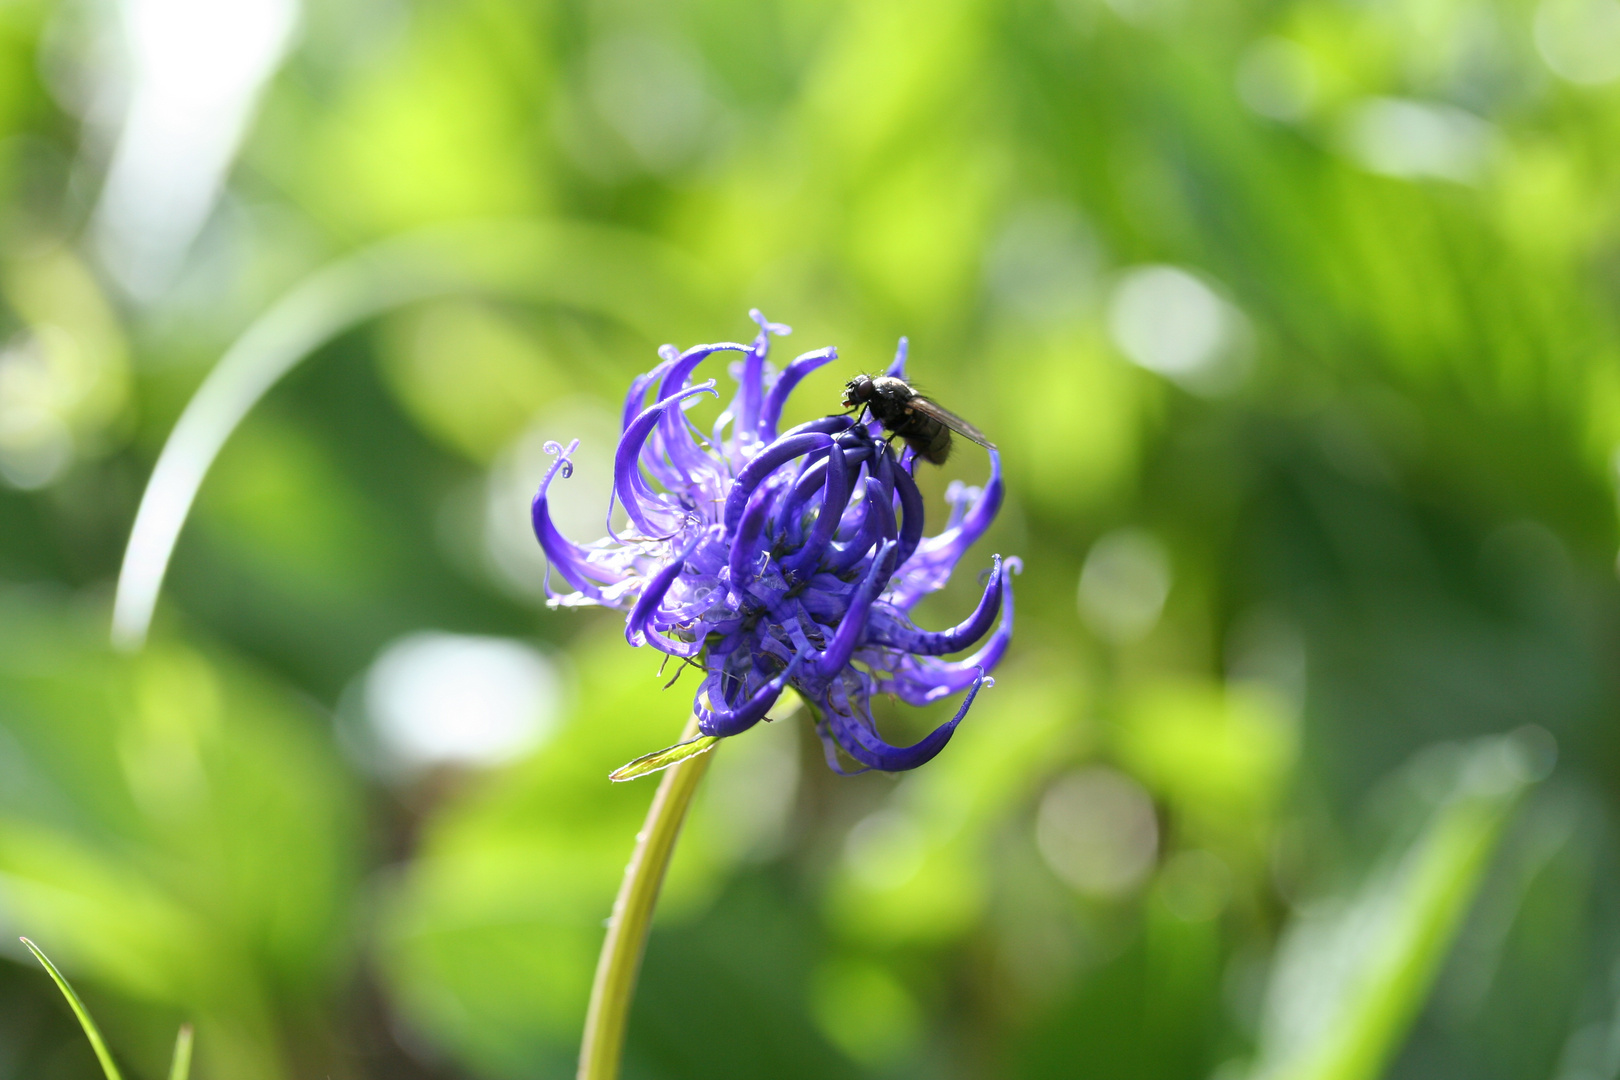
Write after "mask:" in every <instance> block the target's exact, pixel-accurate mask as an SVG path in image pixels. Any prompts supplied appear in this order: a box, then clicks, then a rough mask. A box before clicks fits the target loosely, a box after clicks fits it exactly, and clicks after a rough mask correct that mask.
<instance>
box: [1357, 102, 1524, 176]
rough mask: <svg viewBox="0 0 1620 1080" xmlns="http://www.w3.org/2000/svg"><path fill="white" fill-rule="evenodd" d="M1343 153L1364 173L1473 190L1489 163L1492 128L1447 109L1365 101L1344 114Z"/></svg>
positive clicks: (1493, 137)
mask: <svg viewBox="0 0 1620 1080" xmlns="http://www.w3.org/2000/svg"><path fill="white" fill-rule="evenodd" d="M1343 141H1344V146H1345V149H1346V151H1347V152H1348V153H1349V154H1350V156H1351V157H1352V158H1354V159H1355V161H1356V162H1357V164H1359V165H1360V166H1361V167H1362V168H1364V169H1366V170H1368V171H1369V172H1375V173H1380V174H1382V175H1384V176H1394V177H1399V178H1400V179H1403V180H1425V179H1427V180H1451V181H1453V182H1455V183H1459V184H1472V183H1475V182H1476V181H1478V180H1479V178H1480V176H1481V175H1482V174H1483V173H1484V171H1485V167H1486V166H1487V165H1488V164H1489V163H1490V157H1491V154H1492V153H1493V150H1494V146H1495V141H1496V134H1495V128H1493V127H1492V126H1491V125H1490V124H1489V123H1487V122H1486V121H1484V120H1481V119H1480V118H1479V117H1477V116H1475V115H1474V114H1473V113H1470V112H1465V111H1463V110H1462V109H1458V108H1454V107H1452V106H1450V105H1441V104H1437V103H1434V102H1427V101H1410V100H1407V99H1404V98H1369V99H1368V100H1366V101H1363V102H1361V103H1360V104H1358V105H1356V106H1355V107H1354V108H1352V109H1351V110H1350V111H1349V113H1348V114H1347V117H1346V120H1345V125H1344V135H1343Z"/></svg>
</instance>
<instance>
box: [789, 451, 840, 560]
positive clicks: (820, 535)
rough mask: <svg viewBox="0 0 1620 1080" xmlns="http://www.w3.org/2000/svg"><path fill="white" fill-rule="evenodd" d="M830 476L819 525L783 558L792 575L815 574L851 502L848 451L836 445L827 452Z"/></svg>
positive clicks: (818, 517)
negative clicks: (792, 552) (794, 550)
mask: <svg viewBox="0 0 1620 1080" xmlns="http://www.w3.org/2000/svg"><path fill="white" fill-rule="evenodd" d="M826 477H827V482H826V485H825V486H824V488H823V489H822V494H821V511H820V512H819V513H818V514H817V515H816V523H815V525H813V526H811V529H810V536H809V538H808V539H807V540H805V542H804V546H803V547H801V548H800V549H799V550H798V552H797V553H795V554H793V555H790V556H788V557H786V558H784V559H783V560H782V569H783V570H784V572H785V573H786V575H787V576H788V577H789V578H806V577H809V576H810V575H811V574H813V573H815V569H816V567H817V566H818V565H819V564H820V563H821V556H822V555H823V554H824V553H825V552H826V550H827V545H828V544H829V543H831V542H832V538H833V533H835V532H837V531H838V523H839V522H840V521H842V520H843V515H844V509H845V507H846V506H848V505H849V466H848V465H847V464H845V461H844V452H843V451H842V450H840V449H839V448H838V447H836V446H834V447H832V448H831V449H829V450H828V452H827V470H826Z"/></svg>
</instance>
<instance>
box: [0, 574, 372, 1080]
mask: <svg viewBox="0 0 1620 1080" xmlns="http://www.w3.org/2000/svg"><path fill="white" fill-rule="evenodd" d="M104 633H105V631H104V627H103V624H102V623H101V621H100V620H99V619H96V620H86V619H85V618H84V617H83V616H82V615H81V614H78V613H75V612H70V611H68V610H65V609H63V608H62V607H61V606H60V605H59V604H53V603H50V602H47V601H43V600H41V599H39V598H37V597H36V598H29V597H27V596H24V595H18V594H17V593H15V592H11V593H5V594H0V769H3V770H4V771H5V773H6V774H7V775H9V776H11V777H13V778H14V779H13V781H12V782H8V783H7V784H5V785H0V895H3V896H4V898H5V912H6V918H7V920H8V922H10V923H12V924H13V925H19V926H26V927H28V928H30V929H31V930H33V931H34V932H36V933H38V934H40V935H41V936H47V935H48V936H49V939H50V940H51V941H53V942H56V943H57V944H56V946H55V948H56V949H57V951H58V952H59V953H60V954H61V955H62V956H63V957H65V958H67V959H68V960H70V961H71V962H72V964H74V965H76V966H77V967H79V968H80V969H82V970H83V971H84V972H85V973H86V974H87V975H88V976H89V977H91V978H93V979H95V980H96V981H98V982H100V983H102V984H103V985H106V986H107V987H109V988H111V989H115V990H118V991H119V992H121V993H123V994H127V995H130V996H133V997H135V998H138V999H142V1000H146V1001H150V1002H154V1003H160V1004H163V1005H168V1006H175V1007H179V1008H181V1009H183V1010H184V1011H185V1012H186V1013H188V1014H190V1015H194V1016H196V1017H197V1020H198V1023H199V1025H200V1026H201V1027H202V1029H203V1031H204V1033H205V1047H206V1052H207V1054H208V1056H209V1058H210V1059H211V1060H212V1061H214V1062H216V1063H217V1067H218V1068H219V1069H220V1070H221V1071H222V1072H228V1073H229V1074H230V1075H233V1076H240V1077H243V1078H244V1080H253V1078H260V1077H263V1078H266V1080H268V1078H273V1077H278V1076H285V1075H288V1072H287V1066H286V1065H285V1063H284V1060H283V1051H282V1046H283V1044H284V1040H285V1039H286V1038H287V1037H288V1035H289V1034H290V1032H289V1031H287V1030H283V1029H282V1027H281V1025H282V1024H284V1023H285V1024H288V1025H291V1031H301V1032H304V1033H305V1035H306V1037H308V1036H312V1035H313V1034H314V1033H316V1032H319V1031H320V1030H321V1029H322V1028H323V1026H324V1025H325V1023H326V1022H327V1020H326V1018H324V1017H323V1016H322V1015H321V1006H320V1003H321V1002H322V1001H323V1000H325V999H326V998H327V997H328V996H329V995H330V994H331V993H332V992H333V991H334V989H335V985H336V980H337V979H338V978H340V977H341V975H342V974H343V973H344V971H345V970H346V968H347V966H348V965H347V955H346V950H345V949H344V948H343V945H342V942H343V940H344V934H345V922H346V917H347V916H346V904H347V900H348V896H349V894H350V890H351V888H352V883H353V874H354V858H355V849H354V844H355V826H356V815H355V806H354V802H353V796H352V793H351V792H352V789H351V785H350V782H349V781H348V780H346V779H345V777H344V776H343V774H342V773H341V771H340V770H339V769H338V767H337V762H336V758H335V754H334V752H333V748H332V746H331V744H330V742H329V741H328V739H326V738H324V737H322V736H320V735H317V734H316V733H315V731H313V730H312V722H311V718H310V717H309V716H308V715H307V714H306V713H305V712H304V710H303V709H302V707H300V706H296V705H294V704H292V703H291V702H289V701H288V700H287V699H286V697H285V693H284V691H281V690H279V689H277V688H274V687H273V686H271V685H269V684H267V683H266V682H264V681H263V680H262V679H261V678H259V677H256V676H253V675H250V674H248V673H246V672H244V671H242V670H241V669H240V668H238V667H237V666H235V665H234V664H232V663H229V662H226V661H221V660H216V659H212V658H208V657H205V656H204V655H202V654H200V653H198V652H195V651H193V650H192V649H190V648H188V647H187V646H185V645H182V644H180V643H179V642H177V641H173V640H163V641H160V642H157V643H154V644H153V645H152V646H151V647H150V648H149V649H148V650H147V652H145V653H144V654H142V655H140V656H138V657H134V658H124V657H118V656H115V655H113V654H112V653H111V652H110V650H109V649H108V647H107V646H106V645H105V644H104V641H105V638H104Z"/></svg>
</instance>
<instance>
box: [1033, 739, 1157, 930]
mask: <svg viewBox="0 0 1620 1080" xmlns="http://www.w3.org/2000/svg"><path fill="white" fill-rule="evenodd" d="M1035 842H1036V845H1037V846H1038V847H1039V848H1040V852H1041V856H1042V858H1044V859H1045V860H1046V864H1047V865H1048V866H1049V867H1051V869H1052V872H1053V873H1055V874H1056V875H1057V876H1058V877H1060V878H1062V879H1063V880H1064V881H1065V882H1067V883H1068V885H1069V886H1070V887H1071V888H1073V889H1074V890H1075V891H1076V892H1078V893H1081V894H1083V895H1086V896H1092V897H1096V898H1099V899H1110V898H1114V897H1119V896H1123V895H1125V894H1127V893H1129V892H1131V891H1132V890H1134V889H1135V888H1137V886H1139V885H1141V883H1142V882H1143V881H1144V880H1145V879H1146V878H1147V875H1148V873H1149V872H1150V871H1152V869H1153V866H1154V863H1155V861H1156V860H1157V858H1158V854H1159V821H1158V816H1157V814H1156V813H1155V811H1154V808H1153V799H1152V798H1151V797H1150V796H1149V795H1148V793H1147V792H1146V791H1144V790H1143V788H1142V785H1140V784H1138V783H1137V782H1136V781H1134V780H1132V779H1131V778H1130V777H1128V776H1126V775H1124V774H1123V773H1120V772H1116V771H1115V770H1113V769H1109V768H1106V767H1104V766H1100V765H1099V766H1093V767H1091V768H1088V769H1083V770H1081V771H1079V772H1074V773H1070V774H1069V775H1067V776H1065V777H1062V778H1061V779H1059V780H1058V781H1057V782H1056V783H1055V784H1053V785H1052V786H1051V788H1049V789H1048V790H1047V792H1046V795H1045V796H1044V797H1042V799H1041V805H1040V810H1039V812H1038V813H1037V815H1036V819H1035Z"/></svg>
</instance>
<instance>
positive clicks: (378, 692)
mask: <svg viewBox="0 0 1620 1080" xmlns="http://www.w3.org/2000/svg"><path fill="white" fill-rule="evenodd" d="M364 692H365V711H366V717H367V719H368V721H369V723H370V726H371V729H372V734H373V736H374V737H375V739H376V741H377V744H378V747H379V749H381V750H382V752H383V753H384V755H385V756H386V757H387V758H388V759H389V761H390V762H391V763H392V764H394V765H396V766H399V767H403V768H405V769H407V770H415V769H423V768H429V767H432V766H435V765H472V766H489V765H498V764H500V763H501V762H504V761H509V760H511V759H512V758H515V757H517V756H519V755H521V754H523V753H526V752H528V751H530V750H533V749H535V748H536V747H537V746H539V745H540V744H541V743H543V742H544V741H545V740H546V738H547V737H549V736H550V735H551V734H552V733H553V732H554V731H555V730H556V726H557V721H558V718H559V716H560V714H561V705H562V680H561V679H560V678H559V675H558V672H557V669H556V667H555V665H553V664H552V662H551V661H550V660H548V659H547V658H546V656H545V654H543V653H541V652H540V651H539V650H538V649H536V648H534V647H533V646H532V645H528V644H525V643H523V642H521V641H516V640H513V639H511V638H501V637H484V636H475V635H469V634H447V633H440V632H424V633H417V634H412V635H410V636H408V637H404V638H401V639H399V640H398V641H395V642H394V643H393V644H391V645H389V646H388V647H387V648H386V649H384V650H383V652H382V654H381V655H379V656H378V657H377V660H376V662H375V663H373V664H372V665H371V668H370V670H369V671H367V673H366V676H365V682H364Z"/></svg>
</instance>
